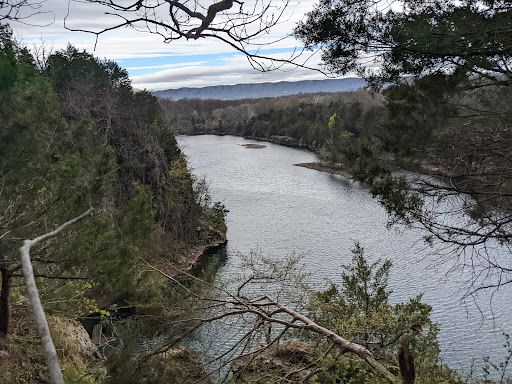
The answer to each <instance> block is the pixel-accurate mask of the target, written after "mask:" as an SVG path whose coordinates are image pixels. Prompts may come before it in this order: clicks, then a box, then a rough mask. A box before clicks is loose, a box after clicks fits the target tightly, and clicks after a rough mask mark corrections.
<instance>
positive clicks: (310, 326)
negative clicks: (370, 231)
mask: <svg viewBox="0 0 512 384" xmlns="http://www.w3.org/2000/svg"><path fill="white" fill-rule="evenodd" d="M241 257H242V258H244V260H243V261H242V270H244V271H245V272H242V275H241V276H239V278H238V279H236V280H237V281H236V282H234V281H229V282H227V285H224V284H223V283H222V282H217V283H209V282H206V281H204V280H201V279H200V278H198V277H196V276H194V275H192V274H190V273H188V272H185V271H182V270H178V269H177V268H176V267H174V266H172V265H171V264H169V265H168V266H167V267H166V266H163V267H162V268H160V267H158V268H157V267H155V266H153V265H150V264H149V263H147V265H148V267H149V269H148V271H153V272H156V273H160V274H161V275H163V276H164V277H166V278H167V279H169V280H170V281H172V282H173V283H174V284H176V285H177V287H179V289H183V290H184V291H183V292H184V294H185V292H186V294H187V295H188V296H189V297H191V299H192V301H189V302H188V309H184V310H183V311H179V314H178V315H176V316H175V320H174V321H172V322H171V324H172V326H173V327H177V328H179V329H180V330H182V332H180V334H179V336H176V337H174V338H172V339H171V340H169V341H168V342H166V343H164V344H163V345H161V346H160V347H158V348H156V349H154V350H152V351H151V352H149V353H147V354H146V355H145V356H144V357H143V358H142V360H143V361H145V360H149V359H151V358H153V357H155V356H158V355H165V354H166V353H167V352H168V351H170V350H172V349H173V348H175V347H176V346H177V345H179V343H181V342H183V340H185V339H187V338H188V337H189V336H190V335H193V334H197V332H198V331H200V330H201V329H205V328H209V327H210V328H211V329H212V330H213V334H214V335H215V338H216V339H217V338H219V335H220V334H224V333H227V334H230V335H231V334H232V335H236V336H235V337H234V338H230V336H224V337H225V338H226V339H229V340H230V343H229V345H227V346H225V347H223V348H221V349H220V350H219V349H217V348H215V347H212V348H210V354H209V356H207V358H208V359H209V360H208V361H206V362H205V369H206V373H207V375H208V376H210V377H212V376H215V375H220V376H221V377H222V378H221V382H229V380H230V378H231V376H230V369H229V367H230V365H231V364H232V363H234V362H236V365H237V369H236V370H237V371H238V372H240V371H243V370H244V369H245V368H246V367H248V366H249V365H250V364H251V363H253V362H254V361H255V360H256V359H258V358H259V357H262V356H263V354H264V353H265V352H266V351H270V350H271V349H272V348H273V347H275V346H277V344H279V343H280V342H281V341H282V340H283V339H284V338H285V337H286V336H287V334H288V333H289V332H290V331H293V330H295V331H297V332H301V333H312V334H316V335H318V336H320V337H321V338H323V339H325V340H327V341H328V344H329V346H328V347H327V350H326V351H325V352H324V356H325V355H327V354H328V353H330V351H331V350H332V348H333V347H337V348H339V351H340V353H341V354H345V353H348V354H352V355H354V356H356V358H360V359H361V360H363V361H365V362H366V363H367V364H368V365H369V368H370V369H371V370H373V371H374V372H375V373H376V374H377V375H380V377H382V379H383V380H386V381H387V382H390V383H400V380H399V378H398V377H396V376H395V375H393V374H392V373H391V372H389V371H388V369H386V368H385V367H384V366H383V365H382V364H381V363H380V362H379V361H377V360H376V359H375V358H374V357H373V355H372V353H371V352H370V351H369V350H368V349H367V348H366V347H364V346H363V345H360V344H357V343H355V342H352V341H349V340H347V339H345V338H344V337H342V336H341V335H339V334H337V333H335V332H333V331H331V330H329V329H327V328H325V327H322V326H321V325H319V324H317V323H316V322H315V321H313V320H312V319H311V318H309V317H308V316H306V315H304V313H306V312H303V311H305V308H303V307H302V305H301V303H302V302H303V301H304V298H303V297H302V296H301V295H302V294H304V293H305V292H306V291H305V287H306V286H307V283H306V282H305V279H306V278H307V275H306V274H304V273H303V272H302V269H301V266H300V257H296V256H295V257H287V258H284V259H282V260H278V261H276V260H272V259H270V258H265V257H263V256H261V255H259V254H257V253H252V254H251V255H249V256H243V255H241ZM231 278H233V277H231ZM186 280H192V281H195V282H196V283H198V284H199V286H200V287H202V288H200V290H199V292H200V293H195V292H194V291H191V290H189V288H188V287H189V286H190V284H188V283H185V285H184V284H182V282H184V281H186ZM271 292H272V293H271ZM298 295H299V296H298ZM284 301H287V302H288V303H289V304H286V305H285V304H283V302H284ZM191 303H193V304H192V305H191ZM192 307H193V309H192ZM217 327H219V329H218V328H217ZM241 365H242V366H241ZM313 371H314V372H313V373H312V374H311V376H310V377H312V376H313V375H314V373H316V371H315V370H313ZM221 373H222V374H221ZM294 373H296V371H295V370H294V372H289V375H293V374H294ZM269 374H271V373H269ZM284 381H285V382H291V380H290V378H287V380H284ZM198 382H199V381H198Z"/></svg>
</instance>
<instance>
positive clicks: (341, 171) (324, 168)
mask: <svg viewBox="0 0 512 384" xmlns="http://www.w3.org/2000/svg"><path fill="white" fill-rule="evenodd" d="M293 165H295V166H297V167H303V168H308V169H314V170H315V171H320V172H326V173H331V174H333V175H340V176H343V177H346V178H347V179H352V178H353V175H352V174H351V173H350V172H348V171H347V170H346V169H345V168H343V167H342V166H341V165H326V164H322V163H298V164H293Z"/></svg>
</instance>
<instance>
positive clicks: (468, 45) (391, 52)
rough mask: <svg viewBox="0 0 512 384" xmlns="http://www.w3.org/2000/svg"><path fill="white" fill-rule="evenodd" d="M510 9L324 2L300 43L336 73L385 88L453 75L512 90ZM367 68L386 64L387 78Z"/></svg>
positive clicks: (300, 30) (481, 4)
mask: <svg viewBox="0 0 512 384" xmlns="http://www.w3.org/2000/svg"><path fill="white" fill-rule="evenodd" d="M510 9H511V5H510V2H509V1H506V0H505V1H473V0H466V1H454V0H450V1H445V0H443V1H441V0H433V1H428V2H424V1H391V2H389V4H388V6H385V5H383V4H379V3H378V2H375V1H372V0H356V1H333V0H322V1H320V3H319V4H318V5H317V7H316V8H315V10H313V11H312V12H310V13H309V14H308V18H307V19H306V21H304V22H300V23H299V24H298V26H297V27H296V29H295V36H296V37H297V38H299V39H300V40H301V41H303V42H304V44H305V45H306V47H310V48H312V47H315V48H316V47H320V48H321V49H322V51H323V55H322V59H323V61H324V63H325V64H326V65H327V66H328V67H329V68H330V69H331V70H332V71H334V72H336V73H340V74H346V73H350V72H353V71H357V72H358V73H360V74H361V75H362V76H364V77H370V78H372V77H373V78H372V80H378V83H380V84H382V83H383V82H385V81H397V80H398V79H399V78H400V77H401V76H403V75H413V76H417V77H422V76H424V75H432V74H434V73H437V74H447V73H449V74H450V75H451V77H452V78H453V80H454V81H456V82H467V80H469V79H470V77H472V76H475V75H477V76H478V77H480V76H482V77H484V78H485V79H486V81H490V82H492V83H495V84H509V83H510V78H511V76H512V72H511V71H510V67H509V65H510V54H511V53H512V51H511V49H512V48H511V46H510V42H509V39H510V25H509V23H510ZM340 26H342V27H341V28H340ZM363 59H364V60H363ZM368 61H373V62H374V63H379V64H380V65H381V68H380V71H375V70H372V69H371V66H368Z"/></svg>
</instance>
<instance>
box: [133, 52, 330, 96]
mask: <svg viewBox="0 0 512 384" xmlns="http://www.w3.org/2000/svg"><path fill="white" fill-rule="evenodd" d="M292 68H293V67H292V66H290V67H289V69H288V70H275V71H270V72H261V71H258V70H256V69H254V68H253V67H251V65H250V64H249V63H248V62H247V59H246V58H245V57H242V56H232V57H229V58H226V59H225V61H224V65H221V66H208V65H202V66H188V67H182V68H170V69H165V70H162V71H158V72H155V73H152V74H148V75H142V76H133V77H132V80H133V82H132V84H133V86H134V87H136V88H139V89H149V90H152V91H156V90H163V89H176V88H182V87H191V88H200V87H206V86H211V85H234V84H247V83H263V82H277V81H298V80H319V79H325V76H324V75H322V74H321V73H318V72H316V71H313V70H307V69H302V68H295V69H292Z"/></svg>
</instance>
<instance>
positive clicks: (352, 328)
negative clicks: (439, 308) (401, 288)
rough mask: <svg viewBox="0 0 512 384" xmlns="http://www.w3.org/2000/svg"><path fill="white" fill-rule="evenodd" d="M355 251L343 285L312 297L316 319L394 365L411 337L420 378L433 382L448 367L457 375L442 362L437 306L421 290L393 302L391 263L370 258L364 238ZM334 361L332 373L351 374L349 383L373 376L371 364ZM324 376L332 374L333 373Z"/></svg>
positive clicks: (383, 360)
mask: <svg viewBox="0 0 512 384" xmlns="http://www.w3.org/2000/svg"><path fill="white" fill-rule="evenodd" d="M352 253H353V258H352V263H351V264H349V265H345V266H343V269H344V271H343V272H342V275H341V278H342V282H341V285H340V286H336V285H334V284H332V285H331V287H330V288H329V289H327V290H325V291H322V292H317V293H315V294H313V296H312V297H311V302H310V304H311V307H312V311H313V319H314V321H316V322H317V323H318V324H319V325H322V326H324V327H326V328H328V329H331V330H332V331H334V332H336V333H338V334H339V335H341V336H343V337H345V338H348V339H349V340H352V341H354V342H356V343H358V344H361V345H363V346H365V347H366V348H368V349H369V350H370V351H371V352H372V354H373V355H374V357H375V358H376V359H378V360H380V361H381V362H382V363H384V365H387V366H390V367H393V366H394V367H397V366H398V360H397V352H398V347H399V345H400V343H401V340H403V339H404V338H407V340H408V341H409V342H410V345H411V348H412V351H413V353H414V355H415V361H416V372H417V374H418V376H417V377H418V378H420V379H421V380H425V381H422V382H431V381H429V380H430V378H432V377H434V376H435V375H441V376H442V374H441V372H443V370H444V372H445V373H446V374H447V375H448V374H450V375H451V371H450V370H448V369H446V368H443V367H441V365H440V363H439V353H440V350H439V346H438V343H437V333H438V331H439V329H438V327H437V325H436V324H434V323H432V321H431V320H430V318H429V316H430V312H431V311H432V308H431V307H430V306H429V305H426V304H424V303H422V302H421V295H420V296H418V297H415V298H411V299H409V301H408V302H404V303H399V304H395V305H391V304H390V303H389V301H388V298H389V295H390V293H391V292H390V291H389V290H388V289H387V284H388V278H389V272H390V269H391V262H390V261H389V260H386V261H383V262H382V261H381V260H377V261H375V262H373V263H368V261H367V260H366V259H365V256H364V249H363V248H362V247H361V246H360V245H359V243H356V244H355V248H354V249H353V250H352ZM329 365H330V367H326V368H325V369H327V370H330V371H331V373H332V372H336V375H338V376H340V375H342V376H341V377H345V376H343V375H348V376H346V377H345V379H346V380H347V381H346V382H350V383H352V382H354V383H355V382H357V381H353V380H356V379H357V380H363V382H365V380H369V378H370V377H371V373H370V372H369V371H368V370H367V367H365V366H364V365H361V364H358V363H357V362H355V361H352V360H350V359H339V360H337V361H332V362H331V363H329ZM336 367H337V368H336ZM323 375H326V376H325V377H328V376H329V374H328V373H327V372H324V373H323ZM368 375H369V376H368ZM349 379H350V380H349ZM370 382H371V381H370Z"/></svg>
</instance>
